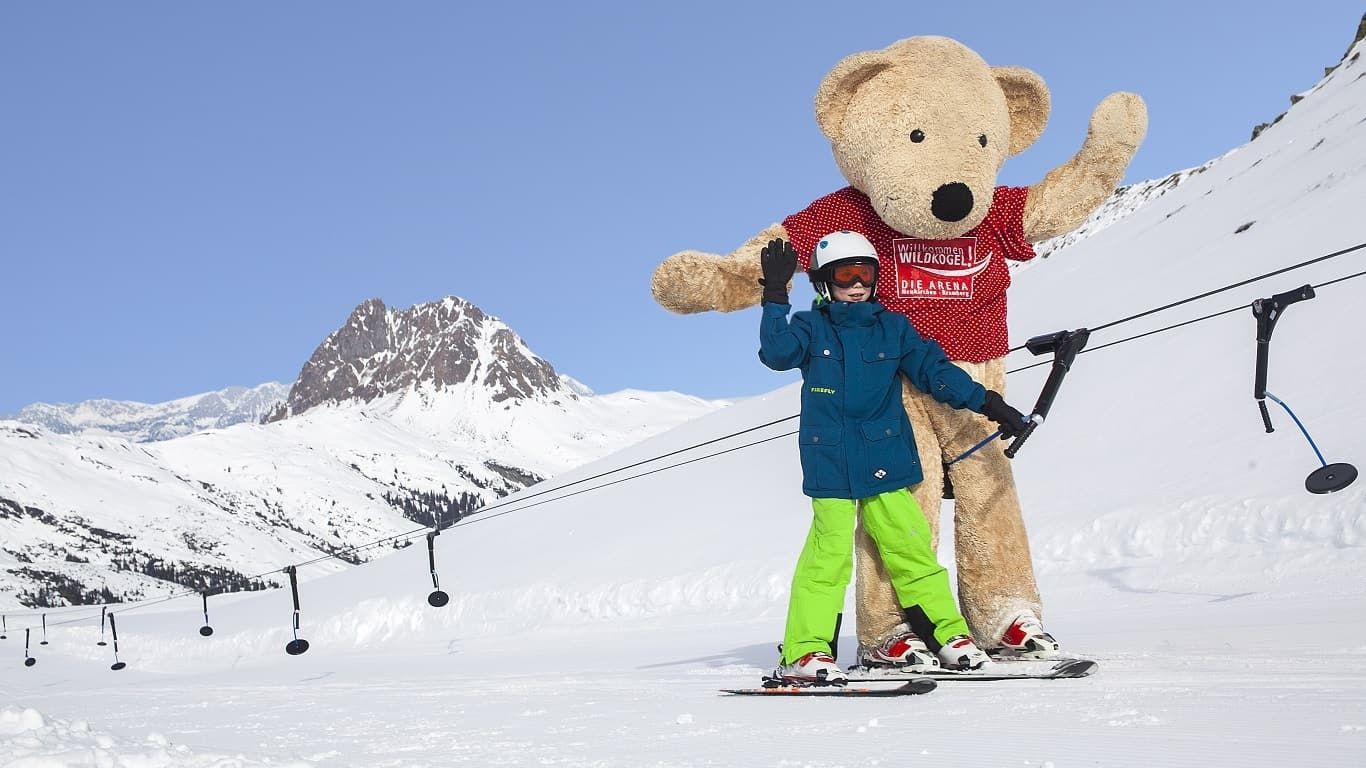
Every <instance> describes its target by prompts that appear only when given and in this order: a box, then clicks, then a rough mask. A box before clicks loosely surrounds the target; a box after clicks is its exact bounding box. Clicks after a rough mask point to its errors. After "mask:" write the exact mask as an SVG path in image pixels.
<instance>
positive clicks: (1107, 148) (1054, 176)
mask: <svg viewBox="0 0 1366 768" xmlns="http://www.w3.org/2000/svg"><path fill="white" fill-rule="evenodd" d="M1147 131H1148V108H1147V106H1146V105H1144V103H1143V99H1141V98H1139V96H1138V95H1137V94H1133V93H1123V92H1121V93H1112V94H1110V95H1109V96H1106V97H1105V98H1104V99H1103V100H1102V101H1101V102H1100V104H1099V105H1097V106H1096V109H1095V111H1094V112H1092V113H1091V123H1090V125H1089V126H1088V127H1087V131H1086V141H1085V142H1084V143H1083V144H1082V145H1081V149H1080V150H1078V152H1077V154H1076V155H1073V156H1072V159H1071V160H1068V161H1067V162H1066V163H1063V164H1062V165H1060V166H1058V167H1057V168H1054V169H1053V170H1051V171H1049V172H1048V175H1046V176H1044V178H1043V181H1040V182H1039V183H1038V184H1035V185H1034V186H1032V187H1030V188H1029V199H1028V200H1027V201H1026V202H1025V211H1024V234H1025V239H1026V240H1028V241H1029V242H1031V243H1037V242H1039V241H1040V240H1047V239H1048V238H1050V237H1056V236H1057V235H1061V234H1063V233H1065V232H1071V231H1072V230H1074V229H1076V228H1077V227H1079V226H1081V223H1082V222H1084V221H1086V217H1087V216H1090V215H1091V213H1092V212H1093V211H1095V210H1096V209H1097V208H1099V207H1100V205H1101V203H1104V202H1105V200H1106V199H1107V198H1109V197H1110V195H1111V194H1113V193H1114V191H1115V187H1116V186H1117V185H1118V184H1119V182H1120V180H1121V179H1123V178H1124V169H1125V168H1127V167H1129V161H1130V160H1132V159H1133V157H1134V153H1135V152H1136V151H1138V145H1139V144H1141V143H1143V136H1144V134H1146V133H1147Z"/></svg>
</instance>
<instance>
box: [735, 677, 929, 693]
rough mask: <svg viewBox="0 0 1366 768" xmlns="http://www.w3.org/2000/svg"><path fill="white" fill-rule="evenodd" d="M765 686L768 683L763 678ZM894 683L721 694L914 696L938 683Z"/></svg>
mask: <svg viewBox="0 0 1366 768" xmlns="http://www.w3.org/2000/svg"><path fill="white" fill-rule="evenodd" d="M764 682H765V685H767V684H768V683H769V682H772V681H770V680H769V679H767V678H765V681H764ZM895 682H898V683H904V684H903V685H898V686H894V687H882V686H879V687H874V688H862V687H853V686H840V685H775V686H773V687H771V688H769V687H760V688H722V689H721V692H722V693H728V694H732V695H736V696H855V697H858V696H871V697H877V696H915V695H918V694H922V693H929V692H930V691H933V690H934V689H935V688H936V687H938V685H939V683H937V682H936V681H934V680H932V679H930V678H928V677H921V676H917V677H913V678H909V679H908V678H906V677H901V678H896V679H895Z"/></svg>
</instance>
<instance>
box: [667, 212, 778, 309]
mask: <svg viewBox="0 0 1366 768" xmlns="http://www.w3.org/2000/svg"><path fill="white" fill-rule="evenodd" d="M778 238H782V239H784V240H786V239H787V230H786V229H785V228H784V227H783V225H782V224H773V225H771V226H769V227H768V228H767V229H765V230H764V231H762V232H760V233H759V234H757V235H755V236H754V237H751V238H750V239H749V240H747V241H745V244H744V245H742V246H740V247H739V248H736V249H735V250H734V251H732V252H730V253H729V254H727V255H725V256H718V255H716V254H714V253H703V252H702V251H681V252H679V253H675V254H674V255H672V256H670V257H669V258H667V259H665V260H664V262H663V263H662V264H660V265H659V266H658V267H656V268H655V274H654V277H653V278H652V279H651V280H650V290H651V291H652V292H653V293H654V296H655V301H657V302H659V305H660V306H662V307H664V308H665V309H667V310H669V311H670V312H677V313H679V314H684V315H688V314H692V313H694V312H708V311H711V312H734V311H735V310H737V309H746V308H748V307H752V306H754V305H755V304H758V303H759V299H760V297H761V296H762V295H763V290H764V289H763V286H761V285H759V278H760V276H762V274H763V273H762V270H761V269H760V268H759V251H761V250H763V247H764V245H766V244H767V243H768V241H770V240H776V239H778Z"/></svg>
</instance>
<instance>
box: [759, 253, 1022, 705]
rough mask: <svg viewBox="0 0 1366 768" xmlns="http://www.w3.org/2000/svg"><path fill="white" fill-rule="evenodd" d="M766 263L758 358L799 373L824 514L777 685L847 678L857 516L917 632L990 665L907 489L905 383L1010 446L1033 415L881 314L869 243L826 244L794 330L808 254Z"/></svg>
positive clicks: (935, 648)
mask: <svg viewBox="0 0 1366 768" xmlns="http://www.w3.org/2000/svg"><path fill="white" fill-rule="evenodd" d="M760 259H761V264H762V267H763V279H762V280H760V283H761V284H762V285H763V286H764V298H763V319H762V321H761V325H760V329H759V344H760V347H759V359H760V360H762V361H763V363H764V364H765V365H767V366H768V367H769V368H772V369H774V370H777V371H784V370H789V369H792V368H800V369H801V371H802V409H801V422H800V427H799V433H798V434H799V437H798V444H799V451H800V455H801V464H802V491H803V492H804V493H805V494H806V495H807V496H810V497H811V506H812V509H813V511H814V518H813V519H812V521H811V530H810V532H809V533H808V534H807V538H806V545H805V546H804V547H803V548H802V553H801V556H800V557H799V558H798V560H797V568H796V571H795V573H794V574H793V577H792V596H791V600H790V602H789V604H788V613H787V627H786V630H785V632H784V637H783V646H782V660H781V667H780V669H779V672H778V674H779V676H780V677H782V678H783V679H784V680H785V681H788V682H792V683H798V684H815V685H843V684H844V683H846V682H847V678H846V676H845V675H844V673H843V671H841V670H840V667H839V665H837V664H836V663H835V659H834V651H833V645H834V643H835V640H836V638H837V636H838V634H839V624H840V619H841V614H842V613H843V609H844V594H845V589H846V588H847V587H848V585H849V578H850V575H851V572H852V570H853V531H854V517H855V514H856V512H859V511H860V510H861V513H862V519H863V526H864V528H865V530H867V531H868V533H869V534H870V535H871V536H872V538H873V541H874V542H875V543H876V544H877V548H878V551H879V553H880V554H881V555H882V560H883V563H884V564H885V566H886V568H887V572H888V574H889V575H890V577H891V581H892V585H893V587H894V589H895V590H896V594H897V597H898V599H899V600H900V602H901V605H902V606H903V608H904V610H905V613H906V621H907V623H908V624H909V625H910V627H911V629H912V630H914V631H915V632H916V634H917V635H919V636H920V638H921V639H923V640H924V641H925V643H926V644H927V645H928V647H929V649H930V650H931V651H932V652H935V653H937V655H938V657H939V659H940V660H941V661H942V662H943V664H944V666H945V667H948V668H951V669H977V668H980V667H981V666H982V665H983V664H984V663H986V662H987V661H988V657H987V655H986V653H985V652H984V651H982V650H981V649H980V648H979V647H978V646H977V644H976V643H975V642H974V641H973V639H972V637H971V636H970V635H969V633H968V626H967V622H966V621H964V619H963V617H962V615H961V614H959V612H958V608H957V605H956V604H955V602H954V597H953V593H952V592H951V591H950V588H949V579H948V573H947V571H946V570H945V569H944V568H943V567H942V566H941V565H939V562H938V560H937V559H936V558H935V553H934V552H933V550H932V549H931V548H930V528H929V524H928V522H926V520H925V517H924V515H923V514H922V513H921V511H920V508H919V505H918V504H916V501H915V497H913V496H912V495H911V494H910V492H909V491H907V490H906V488H907V486H912V485H915V484H917V483H919V482H920V481H921V480H922V478H923V475H922V474H921V470H920V462H919V456H918V455H917V452H916V448H915V440H914V437H913V436H912V434H911V425H910V421H909V419H907V417H906V410H905V408H904V407H903V406H902V403H901V382H900V375H905V376H906V377H907V378H908V379H909V380H910V381H911V383H912V384H913V385H914V386H916V387H918V388H919V389H921V390H923V391H924V392H927V393H929V394H930V395H931V396H932V397H934V398H935V399H936V400H939V401H940V402H943V403H946V404H948V405H951V406H953V407H954V408H970V409H972V410H974V411H977V412H978V413H981V414H983V415H985V416H986V417H987V418H989V419H991V420H992V421H994V422H996V423H998V424H1000V425H1001V430H1002V433H1003V436H1004V437H1014V436H1015V435H1016V434H1018V433H1019V431H1020V430H1022V429H1024V427H1025V423H1026V422H1025V418H1024V416H1023V415H1021V414H1020V412H1019V411H1017V410H1015V409H1014V408H1012V407H1010V406H1009V405H1007V404H1006V403H1005V401H1004V400H1002V399H1001V396H1000V395H999V394H997V393H996V392H992V391H988V390H986V389H985V388H983V387H982V385H981V384H978V383H977V382H976V381H973V380H972V378H971V377H970V376H968V374H967V373H965V372H963V371H962V370H961V369H960V368H958V367H957V366H955V365H953V364H952V363H950V362H949V361H948V358H946V357H945V356H944V352H943V350H942V349H940V347H939V345H938V344H936V343H935V342H934V341H930V340H926V339H922V338H921V337H920V335H919V334H918V333H916V332H915V329H914V328H912V327H911V324H910V323H909V322H908V321H907V320H906V318H905V317H903V316H902V315H899V314H896V313H893V312H886V311H884V310H883V307H882V305H881V304H879V303H878V302H877V301H876V298H877V297H876V296H875V295H874V294H875V291H876V286H877V271H878V259H877V252H876V251H875V250H874V249H873V246H872V244H871V243H869V242H868V240H866V239H865V238H864V237H863V236H862V235H860V234H858V233H856V232H849V231H843V232H835V233H832V234H829V235H827V236H826V237H824V238H822V239H821V240H820V241H819V243H818V244H817V246H816V249H815V254H814V255H813V256H812V259H811V270H810V271H809V272H808V275H809V276H810V278H811V282H812V285H813V286H814V287H815V289H816V292H817V294H818V296H817V298H816V301H815V303H814V305H813V308H812V309H811V310H810V311H807V312H798V313H796V314H795V315H793V316H792V318H791V320H790V321H789V320H788V317H787V315H788V312H789V311H790V310H791V307H790V306H789V304H788V295H787V284H788V282H789V281H790V280H791V279H792V275H793V273H794V272H795V271H796V268H797V253H796V251H795V250H793V248H792V244H791V243H789V242H787V241H785V240H772V241H770V242H769V244H768V245H767V246H766V247H765V248H764V249H763V250H762V252H761V256H760Z"/></svg>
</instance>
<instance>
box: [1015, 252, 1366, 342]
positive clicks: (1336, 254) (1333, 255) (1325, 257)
mask: <svg viewBox="0 0 1366 768" xmlns="http://www.w3.org/2000/svg"><path fill="white" fill-rule="evenodd" d="M1362 248H1366V243H1357V244H1356V245H1353V246H1351V247H1349V248H1343V249H1342V250H1338V251H1333V252H1332V253H1327V254H1324V255H1322V256H1317V257H1315V258H1312V259H1309V260H1307V261H1301V262H1300V263H1298V264H1291V265H1290V266H1288V267H1282V268H1280V269H1277V270H1273V271H1271V272H1267V273H1266V274H1262V275H1257V276H1256V277H1249V278H1248V279H1246V280H1240V281H1239V282H1236V283H1230V284H1228V285H1226V286H1224V287H1222V288H1215V289H1214V290H1211V291H1205V292H1204V293H1201V294H1198V295H1196V296H1191V297H1189V298H1185V299H1181V300H1180V301H1174V302H1172V303H1170V304H1164V305H1162V306H1160V307H1155V308H1153V309H1148V310H1144V311H1143V312H1139V313H1138V314H1135V315H1130V316H1129V317H1125V318H1121V319H1119V320H1114V321H1112V322H1109V323H1106V324H1105V325H1100V326H1096V327H1095V328H1091V329H1090V331H1091V333H1095V332H1096V331H1103V330H1105V329H1106V328H1113V327H1114V326H1116V325H1122V324H1124V323H1128V322H1132V321H1134V320H1137V319H1139V318H1142V317H1147V316H1148V315H1154V314H1157V313H1158V312H1165V311H1167V310H1169V309H1173V308H1175V307H1179V306H1181V305H1183V304H1189V303H1191V302H1192V301H1199V300H1200V299H1205V298H1209V297H1210V296H1213V295H1215V294H1218V293H1223V292H1224V291H1230V290H1233V289H1234V288H1241V287H1242V286H1244V285H1250V284H1252V283H1255V282H1258V281H1260V280H1265V279H1267V278H1269V277H1275V276H1276V275H1283V274H1285V273H1286V272H1290V271H1292V270H1296V269H1301V268H1303V267H1307V266H1310V265H1311V264H1318V263H1319V262H1321V261H1327V260H1329V259H1335V258H1337V257H1339V256H1345V255H1347V254H1349V253H1352V252H1353V251H1359V250H1361V249H1362ZM1334 282H1336V281H1334ZM1325 285H1327V283H1325ZM1240 309H1241V307H1240ZM1107 346H1109V345H1107ZM1024 348H1025V345H1023V344H1021V345H1020V346H1018V347H1012V348H1011V349H1010V350H1009V351H1008V352H1018V351H1020V350H1022V349H1024ZM1093 349H1100V347H1093ZM1088 351H1090V350H1088ZM1031 367H1032V366H1031Z"/></svg>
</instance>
